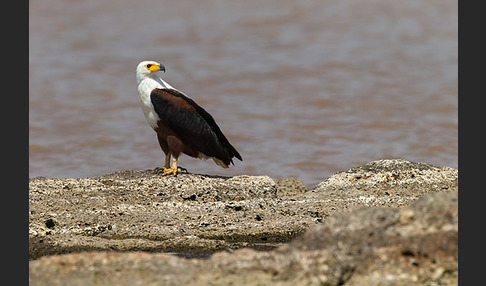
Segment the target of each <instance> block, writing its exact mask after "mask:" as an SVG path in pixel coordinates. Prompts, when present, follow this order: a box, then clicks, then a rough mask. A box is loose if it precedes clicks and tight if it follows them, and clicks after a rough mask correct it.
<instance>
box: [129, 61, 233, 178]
mask: <svg viewBox="0 0 486 286" xmlns="http://www.w3.org/2000/svg"><path fill="white" fill-rule="evenodd" d="M158 71H162V72H165V67H164V66H163V65H162V64H160V63H158V62H155V61H143V62H141V63H139V64H138V66H137V70H136V74H137V83H138V95H139V98H140V103H141V105H142V110H143V113H144V115H145V118H146V119H147V122H148V124H149V125H150V127H152V129H154V131H155V132H156V133H157V139H158V141H159V145H160V148H162V151H164V154H165V164H164V167H163V173H162V174H163V175H170V174H173V175H177V173H178V169H177V159H178V158H179V155H180V154H181V153H184V154H186V155H189V156H191V157H195V158H200V159H208V158H212V159H213V160H214V162H216V164H218V165H219V166H221V167H223V168H228V166H229V165H230V164H234V163H233V157H236V158H238V159H239V160H240V161H242V158H241V155H240V154H239V153H238V151H236V149H235V148H234V147H233V146H232V145H231V144H230V142H229V141H228V139H227V138H226V137H225V136H224V134H223V132H221V129H220V128H219V126H218V125H217V124H216V122H215V121H214V119H213V117H212V116H211V115H210V114H209V113H208V112H207V111H206V110H204V109H203V108H202V107H201V106H199V105H198V104H197V103H196V102H194V100H192V99H190V98H189V97H187V96H186V95H184V94H183V93H182V92H180V91H178V90H177V89H175V88H173V87H172V86H171V85H169V84H168V83H167V82H165V81H164V80H163V79H162V78H160V77H159V76H158V75H157V74H156V73H157V72H158ZM171 156H172V157H173V159H172V166H171V165H170V159H171Z"/></svg>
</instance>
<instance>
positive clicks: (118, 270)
mask: <svg viewBox="0 0 486 286" xmlns="http://www.w3.org/2000/svg"><path fill="white" fill-rule="evenodd" d="M457 195H458V194H457V191H455V192H451V193H435V194H430V195H426V196H424V197H423V198H421V199H419V200H418V201H417V202H416V203H415V204H413V205H412V206H409V207H406V208H402V209H391V208H378V207H373V208H359V209H356V210H354V211H352V212H350V213H345V214H338V215H335V216H333V217H331V218H329V219H328V220H326V221H325V222H324V223H323V224H320V225H317V226H314V227H312V228H310V229H309V230H308V231H307V232H306V233H305V234H304V235H303V236H301V237H300V238H298V239H296V240H294V241H293V242H291V243H289V244H286V245H282V246H280V247H278V248H277V249H275V250H273V251H265V252H262V251H255V250H250V249H241V250H237V251H234V252H232V253H230V252H219V253H216V254H214V255H213V256H212V257H211V258H209V259H205V260H200V259H184V258H178V257H175V256H171V255H166V254H148V253H144V252H136V253H119V252H85V253H75V254H66V255H59V256H51V257H42V258H40V259H39V260H36V261H31V262H30V263H29V282H30V283H29V284H30V285H46V284H49V285H66V284H69V285H229V284H231V285H343V284H346V285H417V284H420V285H431V284H435V285H456V284H457V277H458V247H457V244H458V203H457V201H458V198H457Z"/></svg>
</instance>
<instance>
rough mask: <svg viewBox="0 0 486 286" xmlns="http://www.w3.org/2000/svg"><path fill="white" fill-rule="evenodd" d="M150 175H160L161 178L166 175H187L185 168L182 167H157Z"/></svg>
mask: <svg viewBox="0 0 486 286" xmlns="http://www.w3.org/2000/svg"><path fill="white" fill-rule="evenodd" d="M151 173H152V174H162V176H166V175H174V176H177V174H189V172H188V171H187V169H186V168H183V167H177V168H173V167H170V168H166V167H162V168H160V167H157V168H155V169H153V170H152V171H151Z"/></svg>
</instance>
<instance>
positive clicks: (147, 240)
mask: <svg viewBox="0 0 486 286" xmlns="http://www.w3.org/2000/svg"><path fill="white" fill-rule="evenodd" d="M457 178H458V172H457V170H456V169H452V168H447V167H439V166H434V165H429V164H424V163H414V162H408V161H405V160H380V161H375V162H370V163H368V164H365V165H363V166H360V167H356V168H352V169H350V170H348V171H345V172H341V173H337V174H335V175H333V176H332V177H330V178H328V179H327V180H325V181H324V182H322V183H320V184H318V185H317V186H316V187H315V188H313V189H311V190H308V189H307V187H306V186H305V184H304V183H303V182H302V181H300V180H298V179H293V178H290V179H279V180H273V179H271V178H269V177H267V176H235V177H218V176H206V175H200V174H180V175H178V176H176V177H173V176H160V175H155V174H152V173H150V172H148V171H139V170H123V171H120V172H115V173H112V174H108V175H104V176H100V177H93V178H80V179H57V178H40V177H39V178H32V179H30V181H29V257H30V259H31V260H32V261H31V262H30V265H39V264H43V263H48V261H51V260H48V259H49V257H46V258H43V259H39V258H42V257H44V256H52V257H50V258H52V259H58V260H59V261H62V260H63V259H64V258H63V257H66V259H72V260H73V261H74V260H76V261H78V262H76V263H79V264H80V265H84V264H85V263H88V262H81V261H84V259H86V258H85V256H83V255H84V254H83V253H85V252H86V255H90V256H89V257H91V258H93V257H97V255H100V256H99V257H105V258H103V259H105V260H106V259H108V260H109V261H114V262H113V263H118V262H116V261H121V262H120V263H129V262H126V261H125V260H124V259H125V258H124V257H123V254H124V253H125V252H140V251H143V252H144V253H136V254H133V256H127V258H126V259H128V260H129V259H135V260H137V261H138V259H139V256H137V255H142V256H143V257H145V258H143V259H142V260H141V261H144V259H148V260H151V259H152V258H151V257H152V256H151V255H154V256H153V257H154V258H153V259H154V260H157V261H158V259H162V260H163V262H160V263H163V265H165V266H164V267H168V268H167V269H168V270H167V275H168V276H170V277H177V279H180V277H178V276H177V275H178V274H177V273H184V272H182V271H180V270H177V269H175V268H174V269H172V268H170V267H172V266H168V265H166V264H167V263H168V264H170V263H175V264H174V265H182V264H183V263H182V262H180V261H179V260H177V257H174V256H173V255H169V256H167V255H163V254H161V253H163V252H165V253H172V254H176V255H179V256H184V257H205V258H207V257H210V256H211V255H212V254H213V256H212V257H213V258H211V260H212V259H217V258H218V257H226V256H225V255H228V258H227V259H230V258H229V257H232V255H233V254H236V253H239V255H240V256H241V255H242V256H244V257H246V256H248V257H253V256H258V257H267V256H265V255H270V256H269V257H271V258H268V259H270V260H271V261H273V260H275V259H277V260H278V261H280V260H279V259H281V260H282V262H281V263H290V260H288V259H286V258H284V257H283V256H279V255H277V254H278V253H280V252H281V251H284V250H285V249H286V248H285V247H287V246H285V245H284V246H282V244H283V243H287V242H291V241H293V240H294V239H296V238H298V237H300V236H302V234H304V233H306V234H305V236H307V235H311V234H310V233H311V230H312V229H314V227H316V226H318V227H323V225H322V223H323V222H324V223H325V225H327V226H328V227H329V226H330V225H332V228H330V231H331V232H332V231H338V230H340V229H341V230H342V231H343V233H346V232H349V231H350V230H349V229H347V228H346V226H347V225H349V226H352V225H356V226H359V225H360V224H362V223H366V222H364V219H365V218H366V216H367V213H366V212H365V210H366V209H370V208H375V207H385V208H383V209H381V210H380V211H376V213H375V214H374V215H375V216H378V217H379V216H381V217H384V221H385V222H387V221H390V222H393V224H403V225H410V224H413V223H414V222H416V221H418V220H419V219H421V218H420V216H421V215H422V214H421V213H419V212H417V210H416V209H408V208H406V207H407V206H410V205H412V204H413V203H414V202H416V201H417V200H418V199H419V198H420V197H422V196H424V195H426V194H429V193H442V192H445V193H450V192H453V191H456V190H457ZM422 207H423V208H424V211H426V210H427V211H428V210H429V206H428V205H427V204H422ZM363 208H365V209H363ZM352 211H361V212H362V213H359V215H356V216H355V218H354V221H353V223H346V224H345V225H343V224H337V223H335V224H333V221H334V220H335V219H337V218H338V217H340V215H341V214H343V215H344V214H346V213H349V212H352ZM350 222H351V220H350ZM385 226H387V225H381V226H380V225H379V224H376V223H375V224H371V225H370V227H371V228H377V229H378V228H380V227H381V228H385ZM448 227H449V228H450V227H451V226H450V225H449V226H448ZM453 227H454V226H452V228H453ZM409 228H410V229H411V230H412V229H415V226H414V227H409ZM405 229H406V228H405ZM307 230H309V231H307ZM306 231H307V232H306ZM361 231H363V230H361ZM376 231H378V230H376ZM359 233H360V235H366V234H368V233H367V232H359ZM338 234H339V231H338ZM338 234H335V235H336V236H337V237H339V235H338ZM400 235H402V236H407V235H408V233H407V232H404V233H403V234H400ZM305 236H304V237H305ZM319 236H322V237H323V238H325V237H327V236H325V235H323V234H322V233H321V234H319ZM357 237H359V236H357ZM377 237H378V236H377ZM302 239H303V238H302ZM328 239H329V241H326V244H327V243H329V244H330V245H332V243H334V242H331V240H332V239H335V237H332V239H331V238H329V237H328ZM414 239H416V238H415V237H414ZM297 241H298V240H296V241H295V243H297ZM365 241H368V242H370V243H371V241H370V240H366V239H365ZM390 241H394V240H390ZM395 241H398V240H395ZM311 244H312V243H311V242H309V245H311ZM289 245H292V243H291V244H289ZM350 245H353V246H356V247H358V248H357V249H358V250H356V251H357V252H366V251H365V250H366V249H367V248H365V247H364V246H360V244H359V243H358V241H354V242H353V243H350ZM289 247H290V246H289ZM359 247H361V248H359ZM241 248H252V249H256V250H260V251H262V250H266V251H267V252H253V251H252V250H249V249H244V250H243V249H242V250H241V251H236V250H238V249H241ZM277 248H278V250H275V251H270V252H268V251H269V250H272V249H277ZM296 249H297V248H296ZM353 249H354V248H353ZM378 249H380V251H382V250H383V251H384V250H387V249H388V248H386V247H385V246H380V247H378ZM94 251H100V252H102V253H91V252H94ZM295 251H297V250H295ZM298 251H302V250H298ZM420 251H422V250H420V249H416V248H410V249H409V250H406V251H404V252H405V253H407V254H406V255H405V257H408V258H413V259H415V260H417V257H421V256H420V254H419V252H420ZM105 252H107V253H105ZM216 252H217V253H216ZM233 252H234V253H233ZM304 252H305V251H304ZM68 253H72V256H56V255H59V254H68ZM149 253H150V254H149ZM214 253H215V254H214ZM231 253H233V254H231ZM353 253H354V252H353ZM420 253H421V252H420ZM257 254H258V255H257ZM338 254H339V253H337V252H336V253H334V255H338ZM275 255H277V256H275ZM299 255H301V254H299ZM326 255H327V254H326ZM142 256H140V257H142ZM161 257H163V258H161ZM356 257H357V256H356V254H350V258H349V259H351V260H355V258H356ZM363 257H364V256H363ZM366 257H368V256H366ZM370 257H371V256H370ZM397 257H398V258H400V259H402V256H397ZM240 258H241V257H240ZM37 259H39V260H37ZM93 259H95V258H93ZM225 259H226V258H225ZM231 259H232V258H231ZM265 259H267V258H265ZM326 259H331V258H329V257H328V256H326ZM340 259H341V260H343V261H347V260H346V259H347V258H346V256H342V258H340ZM387 259H388V258H387ZM390 259H394V258H390ZM95 260H96V259H95ZM341 260H339V261H338V262H340V261H341ZM52 261H54V260H52ZM52 261H51V262H52ZM123 261H125V262H123ZM182 261H184V260H182ZM189 261H192V260H189ZM212 261H213V260H212ZM214 261H218V260H214ZM241 261H246V260H245V259H243V260H241ZM278 261H277V262H278ZM356 261H358V260H356ZM49 263H50V262H49ZM59 263H60V262H59ZM110 263H111V262H110ZM154 263H156V262H154ZM191 263H194V265H195V266H194V267H196V266H197V267H199V268H200V267H202V266H198V265H199V264H198V262H197V260H195V261H193V262H191ZM232 263H236V264H237V265H239V264H238V260H235V261H234V262H232ZM245 263H250V262H243V264H245ZM251 263H253V262H251ZM292 263H296V262H292ZM340 263H341V262H340ZM342 263H344V262H342ZM353 263H354V262H353ZM356 263H358V262H356ZM390 263H392V262H390ZM417 263H420V262H417ZM392 264H393V263H392ZM156 265H158V264H156ZM170 265H172V264H170ZM191 265H192V264H191ZM276 265H278V264H276ZM350 265H351V266H352V265H354V264H352V263H351V264H350ZM360 265H361V264H360ZM186 266H187V265H186ZM186 266H184V267H186ZM36 267H40V266H36ZM90 267H91V266H90ZM93 267H95V266H93ZM99 267H101V268H103V266H99ZM174 267H176V266H174ZM187 267H189V268H191V267H192V266H187ZM224 267H230V266H224ZM238 267H239V266H238ZM305 267H307V266H305ZM305 267H304V268H305ZM326 267H330V266H329V265H328V266H326ZM360 267H361V268H359V269H362V267H363V266H360ZM370 267H371V266H370ZM95 268H96V267H95ZM189 268H188V269H189ZM199 268H198V269H199ZM203 268H204V267H203ZM351 268H352V267H351ZM418 268H421V267H418ZM33 269H34V268H33ZM204 269H205V270H206V271H208V269H207V268H204ZM228 269H229V268H228ZM292 269H293V268H292ZM330 269H331V268H330ZM370 269H372V268H370ZM448 269H450V268H447V267H445V266H444V267H442V268H437V269H436V270H434V271H435V272H434V273H433V275H432V274H431V275H432V276H434V275H435V276H434V277H439V278H440V277H442V276H444V275H446V276H447V275H452V276H454V275H455V274H453V273H454V272H451V271H449V270H448ZM83 271H84V270H83ZM86 271H87V270H86ZM102 271H104V270H102ZM130 271H132V270H130ZM133 271H136V270H133ZM211 271H212V270H211ZM272 271H273V273H274V274H275V273H277V274H278V275H277V274H275V275H277V276H278V277H280V278H279V279H280V280H282V279H283V280H282V281H287V280H289V279H290V278H285V279H284V278H282V277H283V276H281V275H285V273H282V274H279V273H280V271H281V270H272ZM275 271H276V272H275ZM289 271H290V270H289ZM295 271H297V270H295ZM333 271H334V270H333ZM336 271H338V272H339V271H344V270H342V269H341V270H339V269H338V270H336ZM363 271H364V270H363ZM377 271H378V270H377ZM88 272H89V271H88ZM88 272H87V273H88ZM216 272H217V271H216ZM344 272H345V273H348V274H342V275H341V276H339V275H338V274H332V275H331V274H329V273H328V274H326V277H328V278H329V279H330V280H329V281H340V280H339V279H341V280H346V279H349V280H350V279H351V278H346V276H347V275H350V274H352V277H356V276H355V275H356V273H357V272H355V271H354V270H353V271H348V272H346V271H344ZM344 272H343V273H344ZM364 272H366V271H364ZM364 272H363V273H364ZM161 273H165V272H161ZM289 273H290V272H289ZM336 273H337V272H336ZM451 273H452V274H451ZM260 274H261V275H263V276H262V277H266V275H267V273H266V272H258V273H257V274H255V275H256V276H255V277H256V278H255V279H257V278H258V277H260ZM53 275H54V274H53ZM161 275H162V274H161ZM212 275H213V273H205V274H204V275H203V276H204V277H206V276H207V277H212ZM221 275H223V276H224V277H231V276H227V274H221ZM272 275H273V274H272ZM295 275H297V274H295ZM397 275H398V274H397ZM417 275H418V274H417ZM421 275H422V274H421ZM115 276H116V275H115ZM223 276H222V277H223ZM52 277H54V276H52ZM52 277H51V278H52ZM332 277H340V278H332ZM417 277H422V276H420V275H419V276H417ZM159 278H160V277H159ZM212 278H214V277H212ZM314 278H315V277H314ZM314 278H313V279H314ZM321 278H322V277H321ZM321 278H319V279H320V280H322V279H321ZM368 278H369V277H368ZM106 279H111V278H109V277H108V278H106ZM147 279H149V278H147ZM221 279H223V278H221ZM224 279H226V278H224ZM224 279H223V280H224ZM248 279H250V278H248ZM315 279H317V278H315ZM319 279H317V280H316V281H320V280H319ZM323 279H324V278H323ZM326 279H327V278H326ZM335 279H337V280H335ZM128 280H129V279H128ZM128 280H127V281H128ZM223 280H222V281H223ZM280 280H279V281H280ZM324 280H325V279H324ZM324 280H323V281H324ZM83 281H85V280H83ZM107 281H108V280H107ZM143 281H145V280H143ZM188 281H189V280H188ZM224 281H229V280H224ZM254 281H257V280H254ZM289 281H291V279H290V280H289ZM326 281H327V280H326ZM350 281H351V280H350ZM370 281H371V280H370ZM114 284H116V283H114ZM194 284H196V283H194ZM311 284H312V283H311ZM101 285H103V284H101Z"/></svg>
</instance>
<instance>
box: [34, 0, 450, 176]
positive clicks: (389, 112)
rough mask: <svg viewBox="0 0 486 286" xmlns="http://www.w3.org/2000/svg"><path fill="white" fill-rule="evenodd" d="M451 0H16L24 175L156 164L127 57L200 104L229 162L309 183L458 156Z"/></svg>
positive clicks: (196, 163) (201, 165)
mask: <svg viewBox="0 0 486 286" xmlns="http://www.w3.org/2000/svg"><path fill="white" fill-rule="evenodd" d="M457 12H458V8H457V1H443V0H441V1H439V0H436V1H418V0H411V1H390V0H378V1H371V0H363V1H352V0H343V1H319V0H307V1H281V0H269V1H236V0H235V1H218V0H212V1H162V0H157V1H152V0H147V1H127V0H118V1H114V0H111V1H108V0H102V1H62V0H44V1H30V7H29V13H30V23H29V26H30V34H29V37H30V43H29V45H30V47H29V62H30V69H29V88H30V90H29V91H30V98H29V135H30V138H29V159H30V160H29V171H30V173H29V176H30V177H36V176H45V177H60V178H66V177H73V178H79V177H88V176H99V175H102V174H106V173H111V172H114V171H118V170H123V169H149V168H154V167H157V166H161V165H162V163H163V158H164V156H163V153H162V151H161V150H160V148H159V146H158V142H157V139H156V135H155V132H154V131H153V130H151V128H150V127H149V126H148V124H147V123H146V121H145V118H144V116H143V113H142V110H141V108H140V106H139V102H138V96H137V89H136V80H135V67H136V66H137V64H138V63H139V62H140V61H142V60H156V61H159V62H161V63H163V64H164V65H165V67H166V70H167V71H166V73H165V74H163V78H164V79H165V80H166V81H167V82H169V83H170V84H171V85H172V86H174V87H175V88H178V89H179V90H181V91H182V92H184V93H186V94H187V95H188V96H189V97H191V98H193V99H194V100H195V101H196V102H198V103H199V104H200V105H202V106H203V107H204V108H205V109H206V110H207V111H208V112H209V113H211V114H212V115H213V117H214V118H215V119H216V122H217V123H218V124H219V126H220V127H221V129H222V130H223V132H224V133H225V134H226V135H227V137H228V138H229V140H230V142H231V143H232V144H233V145H234V146H235V147H236V148H237V150H238V151H239V152H240V154H241V155H242V156H243V160H244V161H243V162H240V161H238V160H236V161H235V166H233V167H231V168H230V169H222V168H220V167H219V166H217V165H216V164H214V162H212V161H202V160H198V159H193V158H190V157H188V156H181V158H180V163H179V164H180V165H181V166H183V167H185V168H187V169H188V170H189V171H190V172H193V173H206V174H220V175H238V174H249V175H269V176H270V177H272V178H274V179H277V178H283V177H295V178H299V179H301V180H303V181H304V182H305V183H306V184H308V185H315V184H316V183H318V182H320V181H322V180H324V179H326V178H327V177H329V176H331V175H332V174H333V173H336V172H338V171H344V170H347V169H349V168H351V167H354V166H357V165H360V164H363V163H366V162H369V161H373V160H377V159H383V158H404V159H407V160H411V161H420V162H426V163H432V164H438V165H445V166H450V167H455V168H457V163H458V158H457V154H458V151H457V146H458V130H457V122H458V116H457V106H458V103H457V93H458V73H457V69H458V54H457V52H458V42H457V37H458V23H457Z"/></svg>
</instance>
